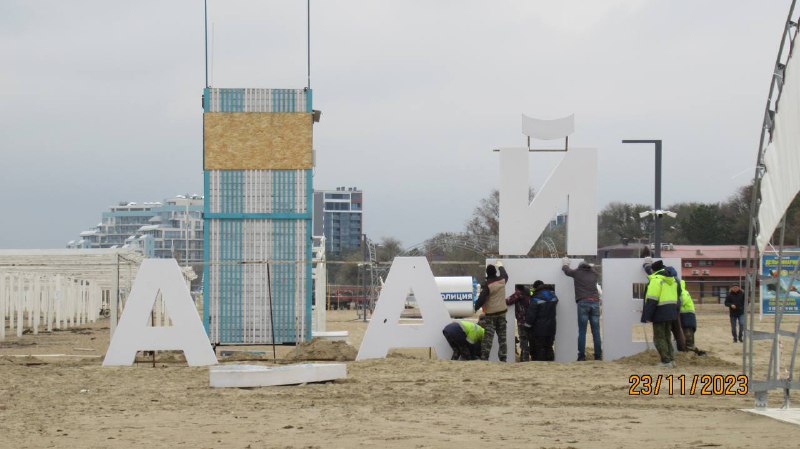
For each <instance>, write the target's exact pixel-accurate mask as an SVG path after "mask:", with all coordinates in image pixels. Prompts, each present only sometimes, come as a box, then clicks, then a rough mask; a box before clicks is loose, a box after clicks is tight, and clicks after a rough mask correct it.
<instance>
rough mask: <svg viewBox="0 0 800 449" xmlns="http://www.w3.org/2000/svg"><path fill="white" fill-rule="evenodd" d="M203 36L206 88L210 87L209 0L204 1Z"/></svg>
mask: <svg viewBox="0 0 800 449" xmlns="http://www.w3.org/2000/svg"><path fill="white" fill-rule="evenodd" d="M203 35H204V37H205V51H206V87H208V0H203Z"/></svg>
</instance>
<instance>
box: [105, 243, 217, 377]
mask: <svg viewBox="0 0 800 449" xmlns="http://www.w3.org/2000/svg"><path fill="white" fill-rule="evenodd" d="M159 291H161V296H162V298H163V301H164V305H165V307H166V309H167V313H168V315H169V317H170V319H171V320H172V323H173V325H172V326H164V327H155V326H154V327H150V326H147V323H148V321H149V320H150V313H151V311H152V310H153V305H154V304H155V301H156V297H157V296H158V292H159ZM155 350H162V351H165V350H182V351H183V353H184V355H185V356H186V361H187V362H188V363H189V365H191V366H203V365H215V364H216V363H217V357H216V356H215V355H214V351H213V350H212V349H211V343H210V342H209V340H208V336H207V335H206V333H205V330H204V329H203V323H202V322H201V321H200V317H199V316H198V314H197V309H196V308H195V306H194V303H193V302H192V297H191V295H190V294H189V289H188V288H187V287H186V283H185V281H184V280H183V275H182V274H181V270H180V268H179V267H178V263H177V262H175V259H145V260H144V261H143V262H142V265H141V267H139V272H138V273H137V275H136V281H135V282H134V284H133V288H132V289H131V295H130V296H129V297H128V301H127V302H126V303H125V310H124V311H123V312H122V317H121V318H120V320H119V325H118V326H117V330H116V331H115V332H114V336H113V338H112V339H111V344H109V346H108V352H106V357H105V359H104V360H103V366H129V365H131V364H133V361H134V359H135V358H136V352H137V351H155Z"/></svg>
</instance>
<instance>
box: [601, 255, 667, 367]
mask: <svg viewBox="0 0 800 449" xmlns="http://www.w3.org/2000/svg"><path fill="white" fill-rule="evenodd" d="M661 260H663V261H664V265H666V266H672V267H675V269H676V270H677V271H678V272H679V273H680V269H681V259H676V258H667V259H661ZM643 263H644V259H603V326H602V327H603V336H604V337H605V338H604V339H603V359H605V360H616V359H619V358H621V357H627V356H629V355H634V354H638V353H640V352H642V351H644V350H645V349H647V343H646V342H643V341H634V340H633V327H634V325H636V324H637V323H641V317H642V303H643V301H642V300H641V299H637V298H634V297H633V284H647V275H646V274H645V272H644V270H642V264H643ZM642 325H643V326H645V324H642ZM646 326H649V324H647V325H646ZM586 339H587V341H591V340H590V339H589V337H588V336H587V337H586Z"/></svg>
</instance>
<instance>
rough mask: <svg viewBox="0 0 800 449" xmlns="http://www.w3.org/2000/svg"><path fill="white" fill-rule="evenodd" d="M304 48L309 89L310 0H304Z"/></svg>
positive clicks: (309, 86)
mask: <svg viewBox="0 0 800 449" xmlns="http://www.w3.org/2000/svg"><path fill="white" fill-rule="evenodd" d="M306 50H307V53H306V56H307V59H306V67H307V69H308V70H307V72H306V73H307V76H308V79H307V83H308V88H309V89H311V0H306Z"/></svg>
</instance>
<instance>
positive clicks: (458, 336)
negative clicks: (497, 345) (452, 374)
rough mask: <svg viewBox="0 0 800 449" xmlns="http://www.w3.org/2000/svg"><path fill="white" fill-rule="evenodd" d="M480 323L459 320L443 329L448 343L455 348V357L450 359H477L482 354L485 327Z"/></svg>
mask: <svg viewBox="0 0 800 449" xmlns="http://www.w3.org/2000/svg"><path fill="white" fill-rule="evenodd" d="M482 319H483V316H481V319H479V320H478V323H473V322H472V321H467V320H458V321H455V322H453V323H450V324H448V325H447V326H445V327H444V329H442V334H444V338H445V339H446V340H447V343H448V344H449V345H450V347H451V348H453V357H451V359H450V360H476V359H479V358H480V356H481V342H482V341H483V335H484V329H483V327H482V326H481V325H480V323H482Z"/></svg>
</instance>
